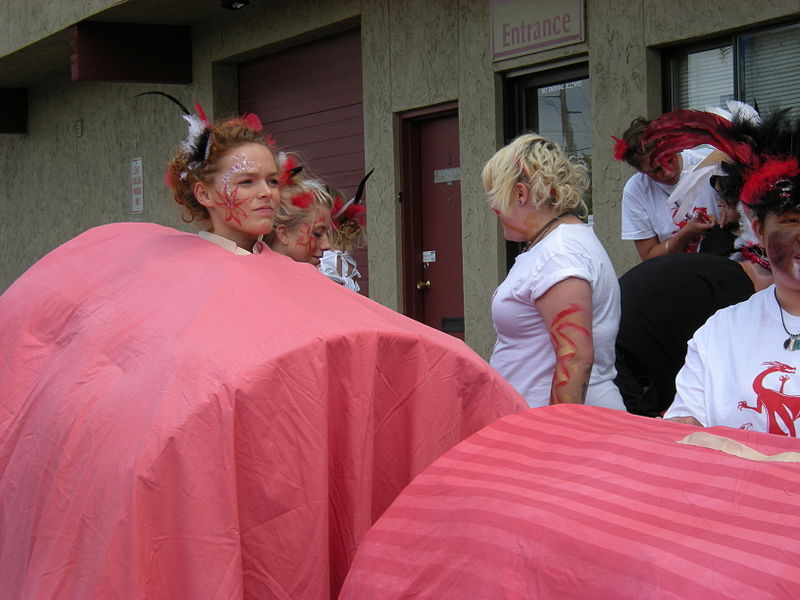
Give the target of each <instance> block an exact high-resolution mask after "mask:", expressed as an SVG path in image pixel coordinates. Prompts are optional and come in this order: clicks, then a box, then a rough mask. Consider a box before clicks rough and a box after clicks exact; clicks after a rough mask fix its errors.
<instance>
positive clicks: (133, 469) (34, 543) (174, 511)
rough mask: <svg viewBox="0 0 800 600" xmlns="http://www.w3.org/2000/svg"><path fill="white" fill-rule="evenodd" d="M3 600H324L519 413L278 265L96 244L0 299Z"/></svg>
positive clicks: (490, 390)
mask: <svg viewBox="0 0 800 600" xmlns="http://www.w3.org/2000/svg"><path fill="white" fill-rule="evenodd" d="M0 390H1V391H2V395H1V397H0V595H2V597H4V598H15V599H28V598H36V599H43V598H86V599H89V598H92V599H94V598H114V599H119V598H158V599H166V598H180V599H186V598H204V599H216V598H220V599H221V598H226V599H227V598H252V599H254V598H259V599H261V598H291V599H298V598H328V597H331V596H335V595H336V593H337V592H338V589H339V587H340V586H341V583H342V581H343V579H344V576H345V574H346V572H347V569H348V567H349V564H350V561H351V560H352V557H353V555H354V553H355V549H356V546H357V544H358V543H359V540H360V539H361V536H362V535H363V534H364V532H365V531H366V530H367V529H368V528H369V527H370V525H371V524H372V523H373V521H374V520H375V519H376V518H377V517H378V516H379V515H380V514H381V513H382V512H383V511H384V509H385V508H386V507H387V506H388V505H389V504H390V503H391V501H392V500H393V499H394V498H395V497H396V496H397V494H398V493H399V492H400V491H401V490H402V489H403V487H404V486H405V485H406V484H407V483H409V482H410V481H411V479H412V478H413V477H414V476H415V475H416V474H417V473H419V472H420V471H421V470H422V469H424V468H425V467H426V466H428V465H429V464H430V463H431V462H432V461H433V460H434V459H436V458H437V457H438V456H440V455H441V454H442V453H443V452H445V451H446V450H448V449H449V448H451V447H452V446H453V445H454V444H455V443H457V442H458V441H460V440H461V439H463V438H465V437H467V436H468V435H470V434H472V433H473V432H475V431H477V430H478V429H480V428H481V427H483V426H484V425H486V424H487V423H490V422H492V421H493V420H495V419H496V418H497V417H500V416H503V415H506V414H510V413H513V412H515V411H517V410H519V409H521V408H522V407H523V406H524V404H523V403H522V401H521V400H520V398H519V396H518V395H517V394H516V392H514V391H513V389H512V388H511V387H510V386H509V385H507V384H506V383H505V382H504V381H503V380H502V379H500V378H499V377H498V376H496V375H495V374H494V372H493V371H492V370H491V369H490V368H489V367H488V366H487V365H486V363H485V362H484V361H482V360H481V359H480V358H479V357H478V356H477V355H475V354H474V353H473V352H472V351H471V350H469V349H468V348H467V346H465V345H464V344H463V342H461V341H459V340H456V339H455V338H452V337H450V336H447V335H445V334H442V333H440V332H437V331H434V330H432V329H430V328H427V327H425V326H423V325H421V324H419V323H417V322H415V321H411V320H409V319H407V318H405V317H403V316H401V315H399V314H397V313H394V312H393V311H391V310H389V309H387V308H385V307H382V306H380V305H378V304H376V303H374V302H372V301H370V300H368V299H366V298H363V297H361V296H359V295H357V294H354V293H353V292H351V291H349V290H346V289H344V288H343V287H341V286H338V285H336V284H334V283H332V282H330V281H328V280H327V279H326V278H325V277H324V276H322V275H320V274H319V273H317V272H316V271H315V270H314V269H313V268H312V267H310V266H309V265H304V264H299V263H294V262H292V261H290V260H288V259H286V258H284V257H281V256H278V255H277V254H274V253H272V252H266V253H265V254H261V255H253V256H236V255H233V254H231V253H228V252H226V251H224V250H222V249H220V248H218V247H217V246H214V245H212V244H210V243H207V242H204V241H203V240H200V239H199V238H197V237H196V236H194V235H190V234H186V233H181V232H178V231H175V230H172V229H167V228H164V227H161V226H157V225H152V224H116V225H107V226H103V227H98V228H96V229H92V230H90V231H88V232H87V233H85V234H83V235H81V236H79V237H77V238H76V239H74V240H72V241H70V242H68V243H67V244H65V245H63V246H61V247H60V248H58V249H56V250H55V251H53V252H52V253H50V254H49V255H47V256H46V257H44V258H43V259H42V260H41V261H39V262H38V263H37V264H36V265H34V266H33V267H32V268H31V269H30V270H29V271H28V272H27V273H25V274H24V275H23V276H22V277H21V278H20V279H19V280H18V281H17V282H16V283H15V284H14V285H13V286H12V287H11V288H9V290H8V291H7V292H6V293H5V294H4V295H3V296H2V297H0Z"/></svg>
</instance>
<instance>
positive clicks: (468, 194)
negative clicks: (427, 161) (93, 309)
mask: <svg viewBox="0 0 800 600" xmlns="http://www.w3.org/2000/svg"><path fill="white" fill-rule="evenodd" d="M176 1H177V0H176ZM139 3H140V4H142V2H141V0H140V2H139ZM115 4H118V3H117V2H114V1H111V0H105V1H101V0H81V1H79V0H75V1H71V2H68V3H50V2H46V1H45V0H35V1H34V2H33V3H32V4H28V5H23V4H20V3H11V2H8V3H0V76H2V74H3V72H4V71H3V68H2V66H3V58H2V57H3V56H4V55H5V54H8V53H11V52H14V51H16V50H17V49H19V48H21V47H23V46H26V45H28V44H31V43H43V44H45V45H46V41H47V36H48V35H51V34H57V32H59V31H61V34H60V35H61V38H62V39H63V34H64V32H63V28H64V27H67V26H68V25H70V24H72V23H74V22H76V21H79V20H81V19H82V18H86V17H88V16H90V15H92V14H95V13H98V12H101V11H103V10H105V9H106V8H108V7H110V6H112V5H115ZM54 5H55V6H56V7H57V9H56V8H54ZM206 5H207V6H206V10H214V8H213V7H212V6H211V4H210V3H208V2H206ZM22 6H28V7H32V8H20V7H22ZM489 10H490V3H489V0H334V1H331V0H270V2H254V3H252V4H251V6H249V7H247V8H246V9H244V10H243V11H239V12H231V13H229V12H224V11H221V12H219V14H218V15H216V16H215V17H214V18H213V20H207V21H204V22H201V23H197V24H195V25H194V26H193V34H192V37H193V55H194V57H193V60H194V82H193V83H192V84H191V85H188V86H177V85H176V86H164V85H158V86H154V85H148V84H128V83H93V82H71V81H70V80H69V72H68V64H69V63H68V56H65V57H62V60H63V62H62V63H59V64H58V65H57V66H58V68H59V69H60V70H59V71H58V72H57V74H56V75H53V76H47V77H46V78H44V79H41V80H39V81H37V82H36V83H35V84H34V85H33V86H32V87H31V88H30V131H29V133H27V134H25V135H8V134H6V135H2V136H0V207H1V208H2V219H0V243H2V247H3V250H4V252H3V255H2V257H0V290H2V289H4V288H5V287H7V286H8V285H9V284H10V283H11V282H12V281H13V280H14V279H15V278H16V277H17V276H18V275H19V274H20V273H21V272H22V271H24V270H25V269H26V268H27V267H28V266H29V265H30V264H32V263H33V262H34V261H35V260H37V259H38V258H39V257H40V256H41V255H43V254H44V253H45V252H47V251H49V250H50V249H51V248H53V247H55V246H56V245H58V244H59V243H61V242H63V241H65V240H67V239H69V238H71V237H73V236H74V235H77V234H78V233H80V232H81V231H83V230H85V229H86V228H88V227H91V226H93V225H98V224H101V223H107V222H110V221H120V220H131V219H141V220H147V221H155V222H159V223H163V224H167V225H171V226H177V227H186V226H185V225H184V224H182V223H181V222H180V221H179V219H178V212H177V209H176V208H175V207H174V206H173V204H172V203H171V201H170V199H169V197H168V193H167V191H166V188H165V187H164V185H163V181H162V177H163V169H164V165H165V164H166V161H167V160H168V158H169V156H170V154H171V152H172V150H173V148H174V146H175V145H176V144H177V142H178V141H179V140H180V139H181V138H182V137H183V135H184V133H185V127H184V123H183V121H182V120H181V119H180V118H179V115H178V114H177V112H176V109H175V108H173V107H172V105H170V104H169V103H167V102H166V101H163V100H161V99H158V98H154V97H144V98H137V97H136V94H137V93H139V92H141V91H145V90H151V89H157V90H162V91H167V92H170V93H173V94H175V95H176V96H178V97H180V98H181V99H182V100H184V102H186V103H193V102H195V101H199V102H201V103H203V104H204V106H206V108H207V109H208V112H210V113H212V114H216V115H218V116H220V115H225V114H229V113H231V112H233V111H235V109H236V106H237V99H236V64H237V63H238V62H240V61H241V60H245V59H248V58H253V57H255V56H259V55H263V54H266V53H268V52H271V51H274V50H277V49H281V48H284V47H289V46H291V45H294V44H297V43H302V42H303V41H305V40H308V39H311V38H314V37H320V36H323V35H327V34H330V33H335V32H336V31H340V30H343V29H346V28H350V27H354V26H360V28H361V36H362V48H363V52H362V56H363V59H362V60H363V81H364V135H365V140H364V143H365V160H366V164H367V167H368V168H371V167H372V166H376V167H380V168H378V169H376V171H375V174H374V175H373V177H372V179H371V180H370V183H369V187H368V197H369V205H370V210H369V215H368V228H369V235H370V291H371V295H372V297H373V298H374V299H375V300H377V301H379V302H381V303H383V304H385V305H387V306H389V307H391V308H394V309H397V310H401V309H402V306H401V299H402V289H401V264H400V261H401V252H400V250H401V240H400V235H399V233H400V210H399V205H398V203H397V200H396V196H397V192H398V191H399V189H400V173H399V172H398V165H397V163H398V161H397V156H396V153H397V144H398V127H397V125H398V114H400V113H402V112H403V111H407V110H412V109H417V108H421V107H427V106H430V105H434V104H438V103H442V102H449V101H457V102H458V107H459V122H460V151H461V152H460V153H461V157H460V159H461V169H462V231H463V237H464V241H463V251H464V286H465V290H464V292H465V293H464V298H465V317H466V319H465V320H466V327H467V331H466V340H467V342H468V343H469V344H470V345H471V346H472V347H473V348H475V349H476V350H477V351H478V352H479V353H481V354H482V355H484V356H488V353H489V352H490V349H491V345H492V343H493V340H494V335H493V332H492V327H491V320H490V316H489V298H490V296H491V293H492V291H493V290H494V288H495V286H496V285H497V283H498V282H499V281H500V280H501V279H502V277H503V273H504V264H503V262H504V258H503V243H502V240H501V237H500V235H499V232H498V227H497V224H496V221H495V219H494V217H493V215H492V214H491V212H490V211H488V210H486V207H485V206H484V202H483V193H482V190H481V186H480V181H479V173H480V168H481V167H482V165H483V163H484V162H485V160H486V159H487V158H488V157H489V156H490V155H491V154H492V153H493V152H494V150H495V149H496V148H497V147H498V144H499V143H500V141H501V123H502V118H501V117H502V106H501V99H500V96H499V90H500V84H501V79H502V76H503V75H504V74H505V73H508V72H514V71H516V70H519V69H531V68H534V69H549V68H553V67H556V66H559V65H562V64H565V63H569V62H575V61H586V60H588V63H589V75H590V78H591V84H592V85H591V102H592V121H593V123H592V136H593V146H594V151H593V168H594V174H593V186H594V189H593V196H594V205H595V228H596V231H597V233H598V235H599V237H600V238H601V240H602V241H603V242H604V244H605V245H606V247H607V248H608V250H609V254H610V255H611V257H612V260H614V263H615V265H616V267H617V270H618V272H619V273H622V272H624V271H625V270H627V269H628V268H629V267H630V266H631V265H633V264H635V262H636V257H635V254H634V252H633V248H632V245H631V244H629V243H623V242H621V241H620V240H619V219H620V205H619V197H620V192H621V189H622V186H623V185H624V182H625V181H626V179H627V178H628V177H629V176H630V174H631V171H630V169H629V168H628V167H627V166H625V165H623V164H620V163H617V162H615V161H614V160H613V158H612V156H611V150H610V148H611V143H610V136H611V135H618V134H619V133H620V132H621V131H622V130H623V129H624V128H625V127H626V125H627V124H628V123H629V122H630V120H631V118H632V117H634V116H636V115H639V114H644V115H648V116H654V115H656V114H657V113H658V112H659V110H660V103H661V90H660V86H661V79H660V61H659V52H658V46H661V45H666V44H672V43H677V42H681V43H683V42H686V41H691V40H694V39H699V38H702V37H705V36H709V35H710V34H712V33H713V32H723V31H729V30H733V29H741V28H744V27H749V26H753V25H755V24H761V23H767V22H769V21H770V20H773V19H778V18H785V17H786V16H788V15H793V14H794V15H797V14H798V6H797V0H772V1H771V2H768V3H754V2H751V1H749V0H747V1H745V0H724V1H723V0H709V1H707V2H697V1H696V0H672V1H670V2H664V1H663V0H619V1H617V2H607V1H605V0H586V16H587V29H586V41H585V42H583V43H581V44H574V45H572V46H567V47H564V48H559V49H554V50H549V51H545V52H541V53H538V54H532V55H528V56H525V57H517V58H514V59H510V60H506V61H502V62H498V63H492V61H491V50H490V40H489ZM173 18H174V15H173ZM173 22H174V20H173ZM43 38H44V39H45V42H37V40H41V39H43ZM2 84H3V82H2V81H0V86H2ZM278 84H279V82H276V85H278ZM266 119H267V120H268V116H266ZM79 121H80V122H81V126H82V134H81V135H80V136H79V135H78V134H77V132H76V127H77V123H78V122H79ZM135 157H142V158H143V159H144V172H145V212H144V214H142V215H140V216H135V217H134V216H133V215H131V214H130V161H131V159H132V158H135Z"/></svg>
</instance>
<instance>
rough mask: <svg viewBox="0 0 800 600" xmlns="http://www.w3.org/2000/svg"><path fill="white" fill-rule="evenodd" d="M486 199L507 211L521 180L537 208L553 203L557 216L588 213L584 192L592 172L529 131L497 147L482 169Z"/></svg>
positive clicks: (556, 146)
mask: <svg viewBox="0 0 800 600" xmlns="http://www.w3.org/2000/svg"><path fill="white" fill-rule="evenodd" d="M481 179H482V181H483V189H484V190H485V191H486V193H487V198H486V199H487V202H489V204H494V206H495V207H496V208H497V209H498V210H499V211H500V212H502V213H503V214H508V213H509V212H510V210H511V204H512V202H513V197H514V187H515V186H516V184H517V183H522V184H523V185H525V186H526V187H527V188H528V189H529V190H530V192H531V202H532V204H533V206H534V207H536V208H540V207H543V206H545V205H548V204H549V205H550V206H552V208H553V210H554V211H555V213H556V214H557V215H564V214H567V213H572V214H574V215H576V216H578V217H581V218H583V217H585V216H586V215H587V213H588V210H587V208H586V203H585V202H584V201H583V193H584V192H585V191H586V189H587V188H588V187H589V171H588V169H587V168H586V166H585V165H584V164H583V163H581V162H580V161H578V160H576V159H574V158H571V157H570V156H567V154H565V153H564V151H563V150H561V148H559V147H558V145H557V144H555V143H553V142H551V141H550V140H547V139H545V138H543V137H541V136H540V135H537V134H535V133H526V134H523V135H521V136H519V137H518V138H516V139H515V140H514V141H512V142H511V143H510V144H508V145H507V146H505V147H503V148H501V149H500V150H498V151H497V152H496V153H495V155H494V156H492V158H490V159H489V161H488V162H487V163H486V165H485V166H484V167H483V171H481Z"/></svg>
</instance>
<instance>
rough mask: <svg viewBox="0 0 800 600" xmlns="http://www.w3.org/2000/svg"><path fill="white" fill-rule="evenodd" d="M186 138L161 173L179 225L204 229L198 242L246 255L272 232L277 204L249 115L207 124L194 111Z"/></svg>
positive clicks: (266, 156) (263, 145)
mask: <svg viewBox="0 0 800 600" xmlns="http://www.w3.org/2000/svg"><path fill="white" fill-rule="evenodd" d="M197 108H198V113H199V114H198V115H197V116H195V115H187V116H186V117H184V118H185V119H186V120H187V121H188V122H189V135H188V138H187V139H186V140H185V141H184V142H183V143H182V144H181V146H180V149H179V150H178V152H177V153H176V154H175V156H174V157H173V159H172V160H171V161H170V163H169V166H168V167H167V182H168V184H169V186H170V188H171V189H172V193H173V197H174V199H175V201H176V202H177V203H178V204H180V205H181V207H182V208H183V212H184V220H185V221H187V222H191V221H199V222H200V223H204V224H207V226H208V230H207V231H201V232H200V236H201V237H202V238H203V239H205V240H208V241H209V242H212V243H214V244H217V245H218V246H221V247H222V248H225V249H227V250H229V251H230V252H233V253H235V254H250V253H251V252H252V250H253V247H254V246H255V244H256V242H257V241H258V239H259V236H262V235H265V234H268V233H269V232H270V231H272V225H273V217H274V214H275V210H276V207H277V205H278V203H279V202H280V196H279V178H278V169H277V167H276V164H275V158H274V156H273V153H272V150H271V148H270V146H269V145H268V143H267V141H266V140H265V137H264V132H263V131H262V126H261V122H260V121H259V119H258V117H256V116H255V115H252V114H251V115H247V116H245V117H242V118H236V119H230V120H228V121H224V122H221V123H216V124H213V125H212V124H210V123H209V122H208V121H207V120H206V118H205V115H204V114H203V112H202V109H201V108H200V107H199V106H198V107H197Z"/></svg>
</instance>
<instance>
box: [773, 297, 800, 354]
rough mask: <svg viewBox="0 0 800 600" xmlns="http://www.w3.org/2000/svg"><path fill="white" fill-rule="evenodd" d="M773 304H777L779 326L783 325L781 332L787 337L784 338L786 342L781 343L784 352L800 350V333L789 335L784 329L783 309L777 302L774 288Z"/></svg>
mask: <svg viewBox="0 0 800 600" xmlns="http://www.w3.org/2000/svg"><path fill="white" fill-rule="evenodd" d="M773 291H774V293H775V302H777V303H778V310H779V311H780V313H781V325H783V330H784V331H785V332H786V335H788V336H789V337H788V338H786V341H785V342H783V348H784V350H792V351H794V350H800V333H791V332H790V331H789V330H788V329H786V321H784V320H783V307H782V306H781V301H780V300H778V289H777V288H775V289H774V290H773Z"/></svg>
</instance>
